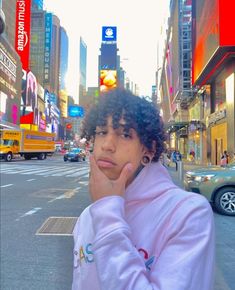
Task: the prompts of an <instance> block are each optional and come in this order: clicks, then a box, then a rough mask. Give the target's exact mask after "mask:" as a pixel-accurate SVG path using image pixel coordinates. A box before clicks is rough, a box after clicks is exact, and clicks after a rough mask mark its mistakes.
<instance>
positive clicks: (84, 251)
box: [74, 243, 155, 271]
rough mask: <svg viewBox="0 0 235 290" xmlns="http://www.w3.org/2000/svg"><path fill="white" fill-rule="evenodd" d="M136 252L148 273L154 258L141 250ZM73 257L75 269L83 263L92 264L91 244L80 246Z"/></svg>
mask: <svg viewBox="0 0 235 290" xmlns="http://www.w3.org/2000/svg"><path fill="white" fill-rule="evenodd" d="M137 251H138V252H139V253H140V254H141V256H142V257H143V258H144V260H145V267H146V269H147V270H148V271H150V270H151V265H152V264H153V262H154V260H155V256H152V257H149V254H148V252H147V251H146V250H145V249H143V248H140V249H137ZM74 255H75V261H76V263H75V265H74V267H75V268H77V267H78V265H80V266H82V264H83V263H86V264H87V263H93V262H94V253H93V251H92V244H91V243H89V244H87V245H86V246H80V248H79V251H76V250H75V251H74Z"/></svg>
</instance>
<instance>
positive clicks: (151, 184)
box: [125, 162, 178, 202]
mask: <svg viewBox="0 0 235 290" xmlns="http://www.w3.org/2000/svg"><path fill="white" fill-rule="evenodd" d="M175 188H178V187H177V186H176V185H175V184H174V183H173V181H172V179H171V177H170V175H169V173H168V171H167V169H166V168H165V167H164V166H163V165H162V164H161V163H160V162H153V163H150V164H148V165H146V166H145V167H144V168H143V169H142V170H141V171H140V173H139V174H138V175H137V177H136V178H135V179H134V180H133V182H132V183H131V184H130V185H129V186H128V187H127V189H126V193H125V200H126V202H132V201H140V200H141V201H143V200H147V199H154V198H156V197H157V196H160V195H162V194H163V193H165V192H166V191H168V190H171V189H175ZM156 189H157V190H156Z"/></svg>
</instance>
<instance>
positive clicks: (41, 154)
mask: <svg viewBox="0 0 235 290" xmlns="http://www.w3.org/2000/svg"><path fill="white" fill-rule="evenodd" d="M44 159H46V154H45V153H40V154H39V155H38V160H44Z"/></svg>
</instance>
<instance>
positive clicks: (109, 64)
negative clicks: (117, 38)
mask: <svg viewBox="0 0 235 290" xmlns="http://www.w3.org/2000/svg"><path fill="white" fill-rule="evenodd" d="M100 61H101V63H100V65H101V69H102V70H115V69H116V68H117V44H116V43H115V44H107V43H102V44H101V56H100Z"/></svg>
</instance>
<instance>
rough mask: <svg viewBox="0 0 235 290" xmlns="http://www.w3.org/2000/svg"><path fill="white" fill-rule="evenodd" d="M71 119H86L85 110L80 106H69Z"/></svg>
mask: <svg viewBox="0 0 235 290" xmlns="http://www.w3.org/2000/svg"><path fill="white" fill-rule="evenodd" d="M69 117H81V118H82V117H84V108H83V107H80V106H69Z"/></svg>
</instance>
